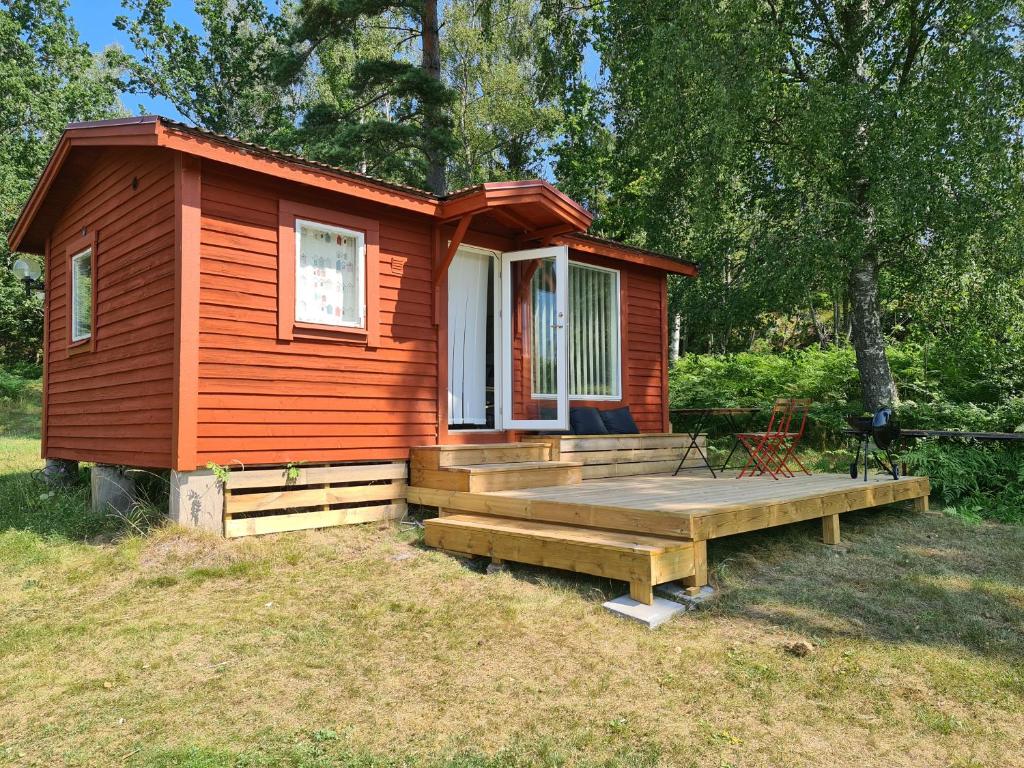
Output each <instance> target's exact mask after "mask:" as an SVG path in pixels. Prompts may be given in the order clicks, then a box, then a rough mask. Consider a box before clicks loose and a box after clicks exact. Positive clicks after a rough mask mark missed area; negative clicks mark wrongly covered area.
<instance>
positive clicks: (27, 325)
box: [0, 0, 122, 366]
mask: <svg viewBox="0 0 1024 768" xmlns="http://www.w3.org/2000/svg"><path fill="white" fill-rule="evenodd" d="M65 5H66V4H65V3H63V2H59V1H58V0H41V1H37V2H29V1H28V0H9V2H6V3H5V4H3V5H2V6H0V232H2V233H3V235H6V234H7V233H8V232H10V231H11V229H12V227H13V226H14V222H15V220H16V219H17V216H18V213H19V212H20V211H21V207H22V206H23V205H24V203H25V201H26V200H27V199H28V196H29V193H30V192H31V191H32V187H33V185H34V184H35V182H36V179H37V178H38V177H39V174H40V172H41V171H42V169H43V166H44V165H45V164H46V161H47V159H48V158H49V156H50V153H51V152H52V151H53V147H54V145H55V144H56V142H57V139H58V138H59V137H60V134H61V131H63V130H64V127H65V126H66V125H67V124H68V123H69V122H74V121H76V120H91V119H95V118H100V117H113V116H116V115H119V114H121V113H122V110H121V107H120V104H119V102H118V100H117V88H116V82H115V77H114V74H113V72H112V71H111V65H110V57H109V54H104V55H102V56H94V55H93V54H92V53H91V52H90V51H89V48H88V46H86V45H85V44H83V43H82V42H81V41H80V40H79V39H78V33H77V31H76V30H75V27H74V24H73V23H72V22H71V19H70V18H68V16H67V13H66V12H65ZM14 259H15V255H14V254H12V253H10V252H9V250H8V245H7V238H6V236H0V364H3V365H8V366H9V365H13V364H18V363H28V364H35V363H37V362H38V359H37V358H38V354H39V348H40V346H41V342H42V334H43V323H42V309H41V306H40V302H39V300H38V299H37V298H36V297H35V296H32V295H28V294H26V293H25V290H24V287H23V286H22V284H21V283H20V282H19V281H18V280H17V279H16V278H15V277H14V276H13V275H12V274H11V272H10V267H11V265H12V264H13V263H14Z"/></svg>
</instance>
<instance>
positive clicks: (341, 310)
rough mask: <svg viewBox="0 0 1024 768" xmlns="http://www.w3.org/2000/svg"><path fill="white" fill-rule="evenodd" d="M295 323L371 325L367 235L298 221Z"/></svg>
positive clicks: (350, 325) (347, 325) (358, 326)
mask: <svg viewBox="0 0 1024 768" xmlns="http://www.w3.org/2000/svg"><path fill="white" fill-rule="evenodd" d="M295 256H296V260H295V321H296V322H299V323H313V324H317V325H335V326H341V327H348V328H365V327H366V281H365V274H366V242H365V239H364V236H363V233H362V232H355V231H353V230H349V229H343V228H341V227H332V226H329V225H327V224H319V223H315V222H312V221H303V220H302V219H296V221H295Z"/></svg>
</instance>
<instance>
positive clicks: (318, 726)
mask: <svg viewBox="0 0 1024 768" xmlns="http://www.w3.org/2000/svg"><path fill="white" fill-rule="evenodd" d="M31 408H32V406H31V404H24V403H23V404H20V405H18V406H17V407H15V406H12V405H10V404H8V405H6V406H3V410H0V424H3V425H6V426H3V427H0V429H2V430H3V431H0V764H10V765H18V766H20V765H26V766H27V765H38V766H44V765H45V766H60V765H76V766H77V765H90V766H113V765H117V766H120V765H128V766H191V767H193V768H200V767H202V768H219V767H220V766H278V765H285V766H308V767H310V768H312V767H313V766H363V767H367V768H368V767H370V766H390V765H406V764H414V765H423V766H466V767H467V768H468V767H469V766H524V767H525V766H534V765H539V766H560V765H608V766H638V767H639V766H658V765H670V766H688V765H693V766H810V765H829V766H857V768H870V767H872V766H883V765H884V766H916V767H919V766H946V767H952V766H962V767H965V768H966V767H967V766H993V767H996V766H1008V765H1024V565H1022V553H1024V528H1022V527H1009V526H1000V525H994V524H978V523H973V524H969V523H965V522H963V521H961V520H959V519H956V518H952V517H944V516H922V515H915V514H912V513H909V512H906V511H901V510H895V509H894V510H883V511H878V512H873V513H870V512H869V513H863V514H860V513H853V514H850V515H844V518H843V524H844V525H843V534H844V537H845V538H846V540H847V543H848V544H849V547H850V550H849V552H848V553H847V554H846V555H842V556H835V555H830V554H826V553H825V552H824V551H823V549H822V547H821V546H820V545H819V544H818V542H817V536H818V533H819V529H820V526H819V525H818V524H817V523H809V524H806V525H804V524H800V525H795V526H789V527H785V528H780V529H776V530H772V531H768V532H762V533H760V534H758V535H745V536H739V537H734V538H731V539H727V540H720V541H714V542H711V547H710V559H711V565H712V569H713V575H712V579H713V581H714V582H715V583H716V585H717V586H718V587H719V588H720V590H721V594H720V597H719V599H718V600H717V602H715V603H714V604H713V605H712V606H711V607H709V608H707V609H706V610H702V611H700V612H697V613H691V614H688V615H685V616H684V617H682V618H679V619H676V620H674V621H673V622H670V623H669V624H667V625H665V626H664V627H662V628H661V629H659V630H657V631H654V632H651V631H648V630H646V629H643V628H641V627H640V626H638V625H635V624H632V623H628V622H626V621H623V620H621V619H617V618H615V617H613V616H611V615H610V614H608V613H606V612H605V611H604V610H603V609H602V608H601V602H602V601H603V600H604V599H606V598H607V597H609V596H614V595H617V594H621V593H622V592H623V591H624V588H623V585H621V584H615V583H610V582H608V581H607V580H601V579H593V578H586V577H579V576H573V575H559V574H556V573H553V572H550V571H543V570H540V569H531V568H526V567H513V568H512V570H511V571H510V572H508V573H502V574H496V575H493V576H487V575H484V574H483V573H482V572H481V570H480V569H479V567H478V566H477V565H475V564H472V563H470V564H467V563H466V562H464V561H461V560H457V559H454V558H450V557H447V556H445V555H443V554H441V553H438V552H433V551H428V550H425V549H424V548H423V547H422V546H421V545H420V543H419V536H418V534H417V532H416V531H415V530H409V529H399V530H393V529H387V528H379V527H377V526H372V525H371V526H360V527H350V528H344V529H334V530H330V531H322V532H309V533H300V534H287V535H281V536H273V537H264V538H257V539H247V540H234V541H222V540H219V539H215V538H212V537H207V536H203V535H196V534H193V533H189V532H186V531H182V530H176V529H171V528H160V529H154V530H149V531H146V532H142V533H139V532H136V531H133V529H132V528H131V526H125V525H124V524H123V523H122V522H119V521H116V520H111V519H109V518H96V517H94V516H92V515H91V514H90V513H89V512H88V511H87V491H86V489H85V488H84V487H83V488H77V489H74V490H70V491H61V492H58V493H55V494H53V495H50V493H49V492H48V491H47V490H46V489H45V488H44V487H43V486H41V485H39V484H37V483H36V482H35V481H34V480H33V479H32V476H31V472H32V471H33V470H34V469H36V468H38V467H39V466H40V461H39V459H38V458H37V457H38V442H37V440H36V438H35V436H34V435H32V434H30V430H31V419H28V418H27V417H25V413H26V412H27V411H29V410H31ZM16 412H17V414H20V415H17V416H16ZM26 425H29V426H26ZM799 639H805V640H809V641H810V642H812V643H813V644H814V645H815V649H814V651H813V652H811V653H810V654H809V655H807V656H805V657H802V658H798V657H795V656H792V655H790V654H789V653H787V652H786V650H785V647H786V646H787V645H788V644H789V643H792V642H793V641H795V640H799Z"/></svg>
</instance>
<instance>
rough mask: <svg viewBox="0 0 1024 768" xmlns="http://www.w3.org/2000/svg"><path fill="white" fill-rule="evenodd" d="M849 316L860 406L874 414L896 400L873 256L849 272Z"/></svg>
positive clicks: (864, 258)
mask: <svg viewBox="0 0 1024 768" xmlns="http://www.w3.org/2000/svg"><path fill="white" fill-rule="evenodd" d="M850 315H851V318H852V320H853V348H854V351H855V352H856V353H857V372H858V373H859V374H860V390H861V397H862V398H863V400H864V406H865V407H866V408H867V409H868V410H869V411H872V412H874V411H877V410H878V409H879V408H884V407H886V406H890V405H893V404H894V403H896V401H897V399H898V396H897V392H896V383H895V382H894V381H893V378H892V370H891V369H890V368H889V359H888V358H887V357H886V356H885V336H884V335H883V333H882V320H881V316H880V314H879V311H878V261H877V259H876V258H875V257H874V256H864V257H863V258H862V259H861V260H860V263H859V264H857V265H856V266H855V267H854V268H853V270H852V271H851V273H850Z"/></svg>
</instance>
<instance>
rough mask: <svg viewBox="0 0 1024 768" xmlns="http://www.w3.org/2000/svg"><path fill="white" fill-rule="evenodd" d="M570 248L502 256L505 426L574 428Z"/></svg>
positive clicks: (547, 428)
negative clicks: (569, 323)
mask: <svg viewBox="0 0 1024 768" xmlns="http://www.w3.org/2000/svg"><path fill="white" fill-rule="evenodd" d="M568 287H569V249H568V248H567V247H565V246H552V247H548V248H534V249H531V250H527V251H509V252H506V253H503V254H502V257H501V294H502V301H501V340H502V343H501V358H502V365H501V373H502V376H501V380H502V386H501V404H502V408H501V411H502V418H501V422H502V427H503V428H505V429H524V430H535V429H541V430H562V429H567V428H568V426H569V344H568V334H567V328H566V325H567V318H568V308H567V297H568Z"/></svg>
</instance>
